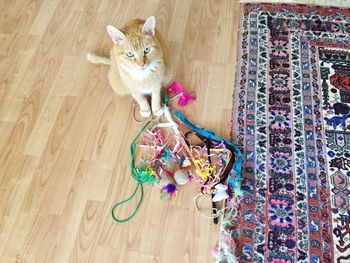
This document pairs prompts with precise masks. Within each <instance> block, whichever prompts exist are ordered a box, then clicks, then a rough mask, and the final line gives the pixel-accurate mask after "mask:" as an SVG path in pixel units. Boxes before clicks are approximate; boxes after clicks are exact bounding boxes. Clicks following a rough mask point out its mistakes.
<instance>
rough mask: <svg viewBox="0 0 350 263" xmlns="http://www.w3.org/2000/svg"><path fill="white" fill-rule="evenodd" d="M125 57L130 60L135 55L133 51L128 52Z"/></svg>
mask: <svg viewBox="0 0 350 263" xmlns="http://www.w3.org/2000/svg"><path fill="white" fill-rule="evenodd" d="M125 55H126V56H127V57H129V58H132V57H133V56H134V53H132V52H131V51H127V52H126V53H125Z"/></svg>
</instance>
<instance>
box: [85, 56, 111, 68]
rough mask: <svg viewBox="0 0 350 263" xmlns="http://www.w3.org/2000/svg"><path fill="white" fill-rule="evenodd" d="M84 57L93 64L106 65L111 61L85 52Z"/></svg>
mask: <svg viewBox="0 0 350 263" xmlns="http://www.w3.org/2000/svg"><path fill="white" fill-rule="evenodd" d="M86 59H87V60H88V61H90V62H91V63H93V64H106V65H110V64H111V61H110V60H109V58H107V57H100V56H96V55H94V54H91V53H87V54H86Z"/></svg>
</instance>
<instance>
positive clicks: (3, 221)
mask: <svg viewBox="0 0 350 263" xmlns="http://www.w3.org/2000/svg"><path fill="white" fill-rule="evenodd" d="M0 10H1V12H0V133H1V137H0V258H1V262H5V263H7V262H28V263H37V262H50V263H51V262H54V263H55V262H59V263H61V262H96V263H97V262H107V263H109V262H118V263H119V262H121V263H124V262H132V263H133V262H189V263H192V262H212V255H211V250H212V248H213V247H214V246H215V245H216V243H217V241H218V238H219V226H218V225H214V224H213V222H212V221H211V220H207V219H204V218H202V217H201V216H200V215H198V213H197V212H196V210H195V208H194V206H193V197H194V196H195V195H196V194H197V193H198V187H197V186H196V185H195V184H194V183H193V184H191V185H186V186H182V187H180V193H179V197H178V200H177V202H176V204H173V203H172V202H167V201H163V200H161V199H160V196H159V190H160V189H158V188H157V187H153V188H152V187H151V186H145V195H144V200H143V203H142V206H141V208H140V210H139V212H138V213H137V215H136V216H135V218H133V220H132V221H130V222H129V223H127V224H123V225H120V224H117V223H115V222H113V220H112V218H111V214H110V209H111V207H112V205H113V204H115V203H116V202H119V201H122V200H124V199H125V198H127V197H128V196H130V194H131V193H132V191H133V190H134V187H135V186H136V185H135V182H134V181H133V180H132V178H131V176H130V171H129V162H130V152H129V146H130V143H131V141H132V139H133V138H134V136H135V135H136V134H137V133H138V131H139V130H140V128H141V126H140V125H139V124H136V123H134V122H133V120H132V117H131V106H132V99H131V98H129V97H125V98H121V97H118V96H117V95H116V94H115V93H114V92H113V90H112V89H111V87H110V86H109V84H108V80H107V74H108V67H106V66H97V65H91V64H89V63H88V62H87V61H86V60H85V54H86V53H87V52H91V51H94V52H96V53H99V54H102V55H107V54H108V52H109V49H110V47H111V45H112V42H111V40H110V38H109V36H108V34H107V33H106V25H108V24H113V25H115V26H117V27H121V26H122V25H123V24H124V23H125V22H127V21H128V20H130V19H132V18H137V17H138V18H146V17H148V16H150V15H155V16H156V18H157V27H158V29H159V30H160V31H161V32H162V33H163V36H164V38H165V40H166V41H167V43H168V48H169V53H170V54H171V63H172V65H173V66H174V68H175V69H176V70H175V71H176V79H177V80H179V81H180V82H181V83H182V84H183V86H184V87H185V88H186V90H188V91H190V92H193V93H195V94H196V96H197V101H196V102H195V103H194V104H190V105H188V106H187V107H186V108H184V109H181V110H182V111H183V112H184V114H185V115H186V116H187V117H188V118H189V119H190V120H192V121H193V122H194V123H196V124H198V125H200V126H202V127H204V128H208V129H212V130H214V131H215V132H216V133H217V134H219V135H221V136H224V137H226V138H229V132H230V131H229V129H228V127H229V125H228V124H229V122H230V118H231V105H232V98H231V96H232V93H233V84H234V78H235V63H236V45H237V28H238V20H239V5H238V1H237V0H227V1H217V0H174V1H168V0H145V1H139V0H131V1H123V0H117V1H115V0H101V1H94V0H80V1H78V0H60V1H57V0H35V1H34V0H33V1H25V0H17V1H0ZM171 104H172V105H174V107H176V101H172V102H171ZM135 205H136V200H133V201H132V202H131V203H130V204H128V205H127V206H126V207H122V208H120V209H118V210H117V213H118V216H120V217H125V216H128V215H129V214H130V213H131V212H132V211H133V208H134V207H135ZM203 206H204V208H208V207H210V202H207V203H206V204H203Z"/></svg>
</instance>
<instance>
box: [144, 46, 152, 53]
mask: <svg viewBox="0 0 350 263" xmlns="http://www.w3.org/2000/svg"><path fill="white" fill-rule="evenodd" d="M150 51H151V48H149V47H146V48H145V49H144V50H143V53H145V54H148V53H149V52H150Z"/></svg>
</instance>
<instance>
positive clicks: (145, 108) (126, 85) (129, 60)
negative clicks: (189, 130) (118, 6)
mask: <svg viewBox="0 0 350 263" xmlns="http://www.w3.org/2000/svg"><path fill="white" fill-rule="evenodd" d="M155 26H156V21H155V18H154V16H151V17H149V18H148V19H147V20H146V21H144V20H139V19H136V20H132V21H130V22H129V23H127V24H126V25H125V26H124V27H123V28H122V29H121V30H118V29H117V28H115V27H114V26H111V25H109V26H107V32H108V34H109V35H110V37H111V38H112V40H113V42H114V45H113V47H112V49H111V51H110V57H109V58H106V57H99V56H96V55H93V54H90V53H89V54H87V59H88V60H89V61H90V62H91V63H102V64H108V65H110V71H109V74H108V78H109V82H110V84H111V86H112V88H113V89H114V90H115V92H116V93H117V94H119V95H125V94H131V95H132V96H133V97H134V99H135V100H136V101H137V103H138V104H139V106H140V114H141V115H142V116H143V117H148V116H149V115H150V114H151V109H150V106H149V104H148V101H147V99H146V97H145V96H146V95H151V96H152V103H151V104H152V111H153V113H154V114H155V115H161V114H162V107H161V87H162V86H168V85H169V84H170V82H171V77H170V69H169V65H168V62H167V61H166V58H165V45H164V42H163V40H162V37H161V35H160V33H159V32H158V31H157V30H156V29H155Z"/></svg>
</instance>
